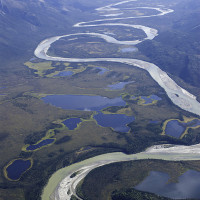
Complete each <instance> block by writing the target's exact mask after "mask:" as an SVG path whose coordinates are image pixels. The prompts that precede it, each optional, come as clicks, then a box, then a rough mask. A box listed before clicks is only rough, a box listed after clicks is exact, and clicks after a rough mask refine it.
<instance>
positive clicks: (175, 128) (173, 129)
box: [165, 120, 186, 138]
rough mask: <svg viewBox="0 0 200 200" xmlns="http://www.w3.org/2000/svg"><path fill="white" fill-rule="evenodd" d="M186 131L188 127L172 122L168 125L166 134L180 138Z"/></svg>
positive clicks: (175, 121)
mask: <svg viewBox="0 0 200 200" xmlns="http://www.w3.org/2000/svg"><path fill="white" fill-rule="evenodd" d="M185 130H186V127H184V126H183V125H182V124H181V123H180V122H179V121H178V120H172V121H169V122H168V123H167V126H166V128H165V134H166V135H170V136H172V137H176V138H180V137H181V135H182V134H183V133H184V131H185Z"/></svg>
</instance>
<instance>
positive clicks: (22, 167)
mask: <svg viewBox="0 0 200 200" xmlns="http://www.w3.org/2000/svg"><path fill="white" fill-rule="evenodd" d="M30 167H31V161H30V160H22V159H19V160H15V161H14V162H13V163H12V164H11V165H9V166H8V167H7V168H6V171H7V176H8V178H9V179H11V180H18V179H20V177H21V175H22V174H23V173H24V172H25V171H26V170H27V169H29V168H30Z"/></svg>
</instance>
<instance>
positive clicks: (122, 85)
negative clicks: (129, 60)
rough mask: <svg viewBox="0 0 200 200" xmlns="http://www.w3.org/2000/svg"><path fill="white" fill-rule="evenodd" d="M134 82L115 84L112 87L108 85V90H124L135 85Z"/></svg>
mask: <svg viewBox="0 0 200 200" xmlns="http://www.w3.org/2000/svg"><path fill="white" fill-rule="evenodd" d="M133 82H134V81H128V82H119V83H115V84H112V85H108V86H107V88H106V89H109V90H122V89H123V88H124V87H125V86H126V85H127V84H129V83H133Z"/></svg>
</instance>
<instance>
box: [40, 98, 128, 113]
mask: <svg viewBox="0 0 200 200" xmlns="http://www.w3.org/2000/svg"><path fill="white" fill-rule="evenodd" d="M42 100H43V101H44V102H45V103H49V104H52V105H54V106H57V107H61V108H63V109H68V110H84V111H99V110H101V109H103V108H106V107H110V106H125V105H126V102H125V101H124V100H123V99H122V98H121V97H116V98H114V99H109V98H107V97H102V96H89V95H48V96H46V97H43V98H42Z"/></svg>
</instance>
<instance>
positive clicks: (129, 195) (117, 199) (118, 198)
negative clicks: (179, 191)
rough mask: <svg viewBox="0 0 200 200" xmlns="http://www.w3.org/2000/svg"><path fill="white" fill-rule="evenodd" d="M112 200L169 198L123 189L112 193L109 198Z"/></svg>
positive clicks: (164, 199)
mask: <svg viewBox="0 0 200 200" xmlns="http://www.w3.org/2000/svg"><path fill="white" fill-rule="evenodd" d="M111 198H112V200H139V199H141V200H142V199H145V200H169V198H166V197H161V196H158V195H156V194H152V193H149V192H141V191H138V190H135V189H133V188H131V189H125V190H120V191H114V192H113V193H112V196H111Z"/></svg>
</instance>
